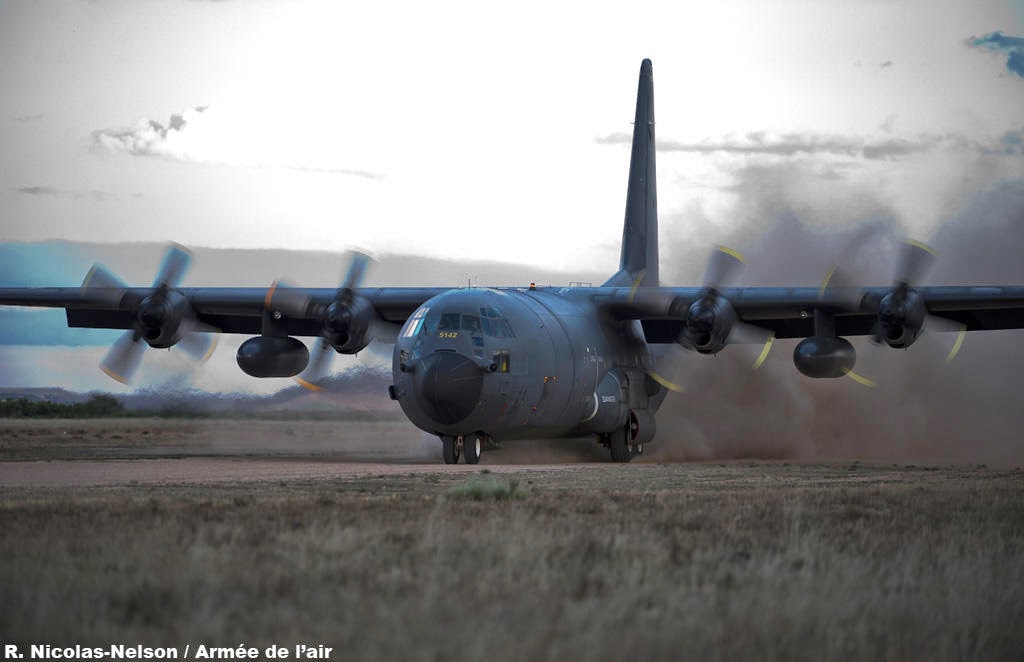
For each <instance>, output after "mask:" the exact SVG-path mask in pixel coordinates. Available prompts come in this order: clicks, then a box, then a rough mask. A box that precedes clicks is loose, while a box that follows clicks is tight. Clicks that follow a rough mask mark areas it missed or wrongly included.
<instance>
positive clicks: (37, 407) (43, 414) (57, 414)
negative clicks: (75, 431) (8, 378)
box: [0, 395, 124, 418]
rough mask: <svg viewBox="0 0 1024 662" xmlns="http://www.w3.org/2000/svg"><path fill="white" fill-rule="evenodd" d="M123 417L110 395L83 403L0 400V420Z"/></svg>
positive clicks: (92, 398) (118, 403)
mask: <svg viewBox="0 0 1024 662" xmlns="http://www.w3.org/2000/svg"><path fill="white" fill-rule="evenodd" d="M112 416H124V407H122V406H121V403H120V402H118V401H117V398H115V397H114V396H112V395H93V396H91V397H90V398H89V399H88V400H87V401H85V402H76V403H73V404H72V403H62V402H48V401H46V400H29V399H28V398H18V399H16V400H0V418H110V417H112Z"/></svg>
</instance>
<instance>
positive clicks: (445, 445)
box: [441, 436, 459, 464]
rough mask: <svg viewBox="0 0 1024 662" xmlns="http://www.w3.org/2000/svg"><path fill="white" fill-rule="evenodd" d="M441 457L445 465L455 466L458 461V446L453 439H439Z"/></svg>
mask: <svg viewBox="0 0 1024 662" xmlns="http://www.w3.org/2000/svg"><path fill="white" fill-rule="evenodd" d="M441 455H442V456H444V463H445V464H456V463H457V462H458V461H459V445H458V443H456V441H455V437H447V436H445V437H441Z"/></svg>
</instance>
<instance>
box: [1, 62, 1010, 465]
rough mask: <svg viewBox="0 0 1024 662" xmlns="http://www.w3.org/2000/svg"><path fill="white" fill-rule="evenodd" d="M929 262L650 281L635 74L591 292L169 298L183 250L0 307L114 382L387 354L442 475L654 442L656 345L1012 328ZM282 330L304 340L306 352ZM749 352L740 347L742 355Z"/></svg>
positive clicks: (800, 362)
mask: <svg viewBox="0 0 1024 662" xmlns="http://www.w3.org/2000/svg"><path fill="white" fill-rule="evenodd" d="M930 258H931V253H930V250H929V249H928V248H927V247H926V246H925V245H923V244H920V243H917V242H908V243H907V244H906V245H905V248H904V256H903V259H902V262H901V264H900V265H899V266H898V267H897V269H896V277H895V279H894V283H893V285H892V286H891V287H871V288H854V287H849V286H845V287H843V286H838V285H836V284H834V283H833V284H832V285H831V286H829V285H827V284H826V285H823V286H822V287H820V288H806V287H804V288H777V287H772V288H765V287H741V288H736V287H732V288H730V287H723V285H724V283H725V282H726V281H727V280H728V278H729V276H730V275H731V274H733V273H735V271H736V268H737V266H738V265H739V264H740V263H741V261H742V257H741V256H740V255H739V254H738V253H736V252H735V251H732V250H730V249H727V248H724V247H720V248H719V249H717V250H716V251H714V252H713V253H712V258H711V261H710V262H709V264H708V267H707V271H706V274H705V281H704V284H703V286H702V287H685V288H680V287H661V286H660V283H659V279H658V214H657V196H656V186H655V143H654V85H653V77H652V69H651V62H650V60H644V61H643V63H642V65H641V67H640V82H639V86H638V90H637V101H636V119H635V123H634V127H633V142H632V154H631V157H630V167H629V181H628V185H627V192H626V215H625V223H624V226H623V232H622V253H621V261H620V264H619V270H618V272H616V273H615V274H614V275H613V276H612V277H611V278H609V279H608V281H607V282H605V283H604V285H602V286H600V287H589V286H587V287H575V286H570V287H535V286H533V285H530V286H528V287H512V288H483V287H471V288H465V289H445V288H417V287H411V288H362V287H359V285H360V283H361V281H362V275H363V273H364V271H365V268H366V264H367V258H366V257H365V256H363V255H360V254H355V255H354V256H353V257H352V260H351V263H350V267H349V269H348V273H347V275H346V277H345V279H344V282H343V283H342V285H341V287H339V288H337V289H335V288H330V289H306V288H293V287H285V286H281V285H278V284H274V285H272V286H271V287H269V288H202V287H199V288H193V287H180V283H181V281H182V278H183V277H184V274H185V271H186V269H187V267H188V263H189V259H190V257H189V254H188V253H187V252H186V251H185V250H184V249H182V248H181V247H178V246H173V247H172V248H171V249H170V250H169V252H168V253H167V256H166V258H165V259H164V262H163V265H162V266H161V267H160V269H159V273H158V275H157V277H156V280H155V282H154V283H153V285H152V286H150V287H127V286H126V285H124V284H123V283H122V282H120V281H119V280H118V279H117V278H116V277H115V276H113V275H112V274H111V273H110V272H108V271H107V270H105V269H104V268H102V267H100V266H98V265H97V266H96V267H94V268H93V269H92V271H90V273H89V275H88V276H87V277H86V280H85V282H84V283H83V285H82V286H81V287H80V288H11V289H0V305H17V306H49V307H61V308H65V309H66V312H67V320H68V325H69V326H72V327H90V328H112V329H126V330H127V331H126V333H125V334H124V335H123V336H121V338H120V339H119V340H117V342H116V343H115V344H114V346H113V347H112V348H111V350H110V352H109V353H108V354H107V356H106V358H104V360H103V362H102V364H101V368H102V369H103V370H104V371H105V372H107V374H109V375H111V376H112V377H114V378H115V379H118V380H121V381H128V380H129V379H130V378H131V376H132V374H133V372H134V371H135V369H136V367H137V366H138V363H139V361H140V359H141V357H142V354H143V353H144V350H145V347H146V345H149V346H150V347H158V348H166V347H171V346H177V347H178V348H182V349H184V350H185V351H187V352H188V353H190V354H192V355H194V356H197V357H201V356H202V355H203V354H206V353H208V352H209V351H210V348H211V347H212V343H211V337H212V334H211V332H220V333H241V334H257V335H254V337H252V338H250V339H248V340H247V341H245V342H244V343H243V344H242V345H241V346H240V347H239V349H238V355H237V361H238V365H239V367H240V368H241V369H242V370H243V371H245V372H246V373H248V374H249V375H252V376H253V377H293V376H294V377H295V378H296V380H297V381H298V382H299V383H301V384H303V385H304V386H307V387H309V388H313V389H316V388H318V387H317V383H318V382H319V381H320V380H321V379H322V378H323V377H324V376H325V375H326V373H327V370H328V363H329V361H330V357H331V356H332V355H333V354H334V353H335V352H337V353H341V354H354V353H356V352H358V351H360V350H362V349H363V348H365V347H366V346H367V345H368V344H369V343H370V342H371V341H372V340H374V339H377V340H383V341H385V342H393V343H394V354H393V359H392V371H393V375H394V384H393V385H392V386H391V387H390V388H389V391H390V396H391V397H392V398H393V399H395V400H397V401H398V402H399V404H400V405H401V407H402V410H403V411H404V412H405V414H406V416H408V417H409V420H411V421H412V422H413V423H414V424H415V425H416V426H417V427H419V428H421V429H423V430H425V431H427V432H429V433H431V434H434V435H437V436H438V437H439V438H440V440H441V444H442V455H443V458H444V461H445V462H446V463H449V464H451V463H455V462H457V461H458V459H459V457H460V455H461V456H462V457H464V458H465V461H466V462H467V463H471V464H475V463H477V462H479V461H480V454H481V450H482V449H483V447H484V445H485V442H486V441H488V440H497V441H506V440H514V439H524V438H538V437H550V438H556V437H578V436H584V435H594V436H596V438H597V439H598V440H599V441H600V442H601V443H603V444H604V445H605V446H607V447H608V448H609V450H610V454H611V459H612V460H614V461H616V462H628V461H629V460H630V459H631V458H632V457H633V456H634V455H635V454H638V453H641V452H643V447H644V444H645V443H647V442H650V441H651V440H652V439H653V438H654V433H655V413H656V412H657V410H658V408H659V407H660V406H661V404H662V402H663V401H664V399H665V396H666V394H667V392H668V391H669V390H672V389H675V388H677V387H676V385H675V383H674V382H673V381H672V380H673V377H672V375H670V374H669V373H668V371H667V370H666V368H665V367H664V364H665V361H666V357H671V354H670V352H669V351H668V350H671V351H674V352H684V351H687V350H689V351H694V352H699V353H701V354H714V353H717V352H719V351H720V350H722V349H723V348H724V347H725V346H726V345H727V344H730V343H738V342H747V343H749V342H755V343H758V344H759V345H761V346H762V349H761V351H760V356H758V362H759V361H763V360H764V356H765V355H766V354H767V352H768V349H769V348H770V346H771V342H772V340H773V339H775V338H803V340H802V341H801V342H800V343H799V344H798V345H797V346H796V348H795V350H794V352H793V362H794V363H795V364H796V367H797V369H798V370H799V371H800V372H801V373H803V374H804V375H806V376H808V377H814V378H834V377H842V376H845V375H851V376H855V375H856V373H854V372H853V367H854V363H855V361H856V354H855V351H854V348H853V346H852V345H851V344H850V343H849V341H847V340H846V339H845V338H844V336H851V335H868V334H870V335H872V336H874V339H875V340H876V341H877V342H879V343H885V344H887V345H888V346H890V347H895V348H905V347H909V346H910V345H911V344H912V343H913V342H914V341H915V340H916V339H917V338H918V336H919V334H920V333H921V331H922V329H923V328H924V326H925V324H926V321H928V322H929V323H933V322H934V323H939V322H940V321H944V323H945V324H947V325H949V324H952V325H955V327H956V328H957V329H958V330H959V336H958V337H957V342H956V345H957V346H959V343H960V341H962V339H963V334H964V333H965V332H967V331H974V330H984V329H1010V328H1021V327H1024V287H920V286H918V285H917V281H918V280H919V278H920V277H921V276H922V274H923V271H924V269H925V267H926V266H927V264H928V262H929V260H930ZM294 336H311V337H316V338H317V340H315V341H314V343H315V344H314V345H313V349H312V352H309V351H308V350H307V348H306V346H305V345H304V344H303V343H302V342H301V341H299V340H298V339H296V338H295V337H294ZM756 346H757V345H755V347H756Z"/></svg>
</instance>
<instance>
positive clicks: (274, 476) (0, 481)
mask: <svg viewBox="0 0 1024 662" xmlns="http://www.w3.org/2000/svg"><path fill="white" fill-rule="evenodd" d="M585 466H587V465H584V464H558V465H524V464H503V465H488V466H486V467H484V466H481V465H477V466H473V465H465V464H459V465H453V466H445V465H437V464H400V463H387V464H385V463H380V462H338V461H333V460H303V459H293V458H258V457H257V458H254V457H184V458H180V459H166V458H160V459H154V460H97V461H93V460H73V461H52V462H2V463H0V486H3V487H60V486H67V487H86V486H109V485H173V484H206V483H238V482H255V481H289V482H291V481H308V480H328V479H338V478H342V479H349V478H361V477H362V478H369V477H385V476H412V475H422V474H432V473H439V472H444V473H446V474H471V473H479V472H480V471H481V470H482V469H486V470H487V471H490V472H492V473H511V472H517V473H518V472H523V471H545V472H551V471H566V470H571V469H578V468H581V467H585ZM591 466H598V465H591Z"/></svg>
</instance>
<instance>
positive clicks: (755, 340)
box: [728, 322, 775, 370]
mask: <svg viewBox="0 0 1024 662" xmlns="http://www.w3.org/2000/svg"><path fill="white" fill-rule="evenodd" d="M728 342H729V344H730V345H734V344H735V345H745V346H747V347H748V348H753V349H755V350H757V355H756V357H755V358H754V361H753V363H752V364H751V367H752V368H753V369H754V370H757V369H758V368H760V367H761V366H762V365H764V362H765V359H767V358H768V353H769V352H770V351H771V349H772V345H773V344H775V332H774V331H769V330H768V329H762V328H761V327H759V326H754V325H753V324H747V323H746V322H736V323H735V324H734V325H733V327H732V331H730V332H729V341H728Z"/></svg>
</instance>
